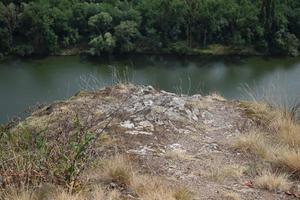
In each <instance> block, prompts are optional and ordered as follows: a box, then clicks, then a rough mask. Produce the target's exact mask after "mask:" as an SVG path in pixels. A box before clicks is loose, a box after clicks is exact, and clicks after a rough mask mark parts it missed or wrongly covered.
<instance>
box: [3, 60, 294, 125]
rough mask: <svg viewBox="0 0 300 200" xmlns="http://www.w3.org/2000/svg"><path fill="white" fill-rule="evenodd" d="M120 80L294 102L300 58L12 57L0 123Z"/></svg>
mask: <svg viewBox="0 0 300 200" xmlns="http://www.w3.org/2000/svg"><path fill="white" fill-rule="evenodd" d="M116 76H117V77H118V79H121V80H122V81H130V82H133V83H138V84H145V85H153V86H154V87H156V88H159V89H163V90H167V91H170V92H177V93H184V94H195V93H201V94H208V93H210V92H214V91H217V92H218V93H220V94H221V95H223V96H224V97H226V98H228V99H247V98H249V95H247V94H246V92H245V91H244V89H243V88H245V87H249V88H250V89H251V93H252V94H255V95H257V96H258V97H262V96H264V95H265V94H267V96H269V97H271V98H272V99H273V100H274V99H278V100H279V99H280V100H282V99H284V100H287V101H293V100H295V99H296V98H298V97H299V96H300V58H299V57H298V58H263V57H248V58H245V57H242V58H241V57H175V56H153V55H152V56H150V55H143V56H142V55H139V56H126V57H118V58H110V59H108V58H103V59H100V58H99V59H86V58H82V57H79V56H68V57H47V58H41V59H10V60H6V61H2V62H0V91H1V93H0V123H4V122H7V121H8V120H9V119H10V118H12V117H14V116H25V115H26V114H25V113H24V111H25V110H26V109H27V108H28V107H30V106H33V105H35V104H37V103H50V102H52V101H55V100H63V99H67V98H69V97H70V96H72V95H74V94H75V93H76V92H77V91H79V90H83V89H88V90H94V89H97V88H99V87H103V86H107V85H111V84H114V83H115V82H116Z"/></svg>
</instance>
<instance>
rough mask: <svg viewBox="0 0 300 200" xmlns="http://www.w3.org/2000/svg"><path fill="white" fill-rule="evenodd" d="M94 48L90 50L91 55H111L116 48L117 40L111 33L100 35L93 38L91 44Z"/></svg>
mask: <svg viewBox="0 0 300 200" xmlns="http://www.w3.org/2000/svg"><path fill="white" fill-rule="evenodd" d="M89 44H90V45H91V46H92V48H91V49H90V50H89V52H90V53H91V55H97V56H99V55H101V54H102V53H111V52H112V51H113V50H114V48H115V47H116V40H115V38H114V37H113V36H112V34H111V33H109V32H107V33H105V34H104V36H102V35H99V36H97V37H95V38H93V39H92V40H91V41H90V43H89Z"/></svg>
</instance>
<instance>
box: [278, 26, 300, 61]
mask: <svg viewBox="0 0 300 200" xmlns="http://www.w3.org/2000/svg"><path fill="white" fill-rule="evenodd" d="M275 46H276V51H277V52H276V53H279V54H286V55H291V56H298V55H299V52H298V49H299V47H300V42H299V39H298V38H297V37H296V36H295V35H294V34H291V33H289V32H285V31H284V30H280V31H278V32H277V33H276V34H275Z"/></svg>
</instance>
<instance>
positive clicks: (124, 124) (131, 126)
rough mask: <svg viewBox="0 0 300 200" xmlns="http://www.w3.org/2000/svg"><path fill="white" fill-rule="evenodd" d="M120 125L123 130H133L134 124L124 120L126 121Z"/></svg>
mask: <svg viewBox="0 0 300 200" xmlns="http://www.w3.org/2000/svg"><path fill="white" fill-rule="evenodd" d="M120 125H121V126H122V127H123V128H128V129H132V128H134V124H133V123H132V122H131V121H129V120H126V121H124V122H122V123H121V124H120Z"/></svg>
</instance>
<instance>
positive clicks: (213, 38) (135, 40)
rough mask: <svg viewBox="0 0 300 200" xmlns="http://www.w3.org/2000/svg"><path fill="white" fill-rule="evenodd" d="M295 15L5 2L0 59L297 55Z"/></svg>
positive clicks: (297, 8)
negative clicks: (223, 49) (80, 51)
mask: <svg viewBox="0 0 300 200" xmlns="http://www.w3.org/2000/svg"><path fill="white" fill-rule="evenodd" d="M299 13H300V3H299V1H298V0H289V1H280V0H168V1H166V0H140V1H136V0H133V1H123V0H112V1H107V0H105V1H100V0H97V1H91V0H38V1H33V0H4V1H1V2H0V53H1V54H3V55H8V54H16V55H22V56H25V55H31V54H51V53H55V52H56V51H58V50H59V49H62V48H70V47H74V46H82V47H85V48H89V49H90V51H89V52H90V53H91V54H92V55H100V53H103V52H116V53H126V52H132V51H139V52H144V51H152V52H153V51H159V50H161V49H164V50H167V51H168V52H181V53H188V52H189V51H190V50H191V49H194V50H195V49H196V50H197V49H199V48H204V49H205V48H206V47H207V46H209V45H211V44H221V45H226V46H234V47H237V46H238V47H239V48H243V47H245V48H246V47H249V46H253V47H256V49H257V50H259V51H262V52H270V53H276V54H278V53H280V54H289V55H296V54H297V51H298V50H297V41H298V40H299V38H300V21H299V20H300V14H299ZM281 30H284V33H282V31H281ZM106 33H110V34H111V35H110V36H108V35H107V36H106V37H105V35H106ZM293 41H294V42H296V43H295V44H292V43H293ZM184 45H185V46H184ZM274 50H275V51H274Z"/></svg>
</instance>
